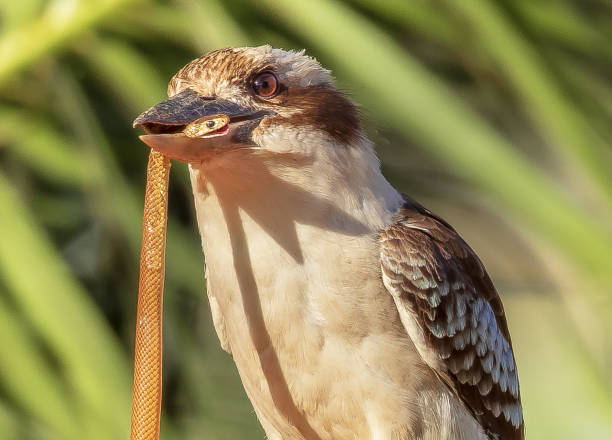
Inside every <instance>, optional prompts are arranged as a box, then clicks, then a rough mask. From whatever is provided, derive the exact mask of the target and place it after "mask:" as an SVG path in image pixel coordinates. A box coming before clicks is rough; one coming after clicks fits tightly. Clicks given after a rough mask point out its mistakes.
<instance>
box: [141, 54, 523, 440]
mask: <svg viewBox="0 0 612 440" xmlns="http://www.w3.org/2000/svg"><path fill="white" fill-rule="evenodd" d="M168 95H169V98H168V99H167V100H166V101H164V102H162V103H160V104H159V105H157V106H155V107H153V108H152V109H150V110H148V111H147V112H145V113H143V114H142V115H141V116H139V117H138V118H137V119H136V121H135V122H134V125H135V126H140V127H142V128H143V129H144V130H145V132H146V134H145V135H143V136H142V137H141V139H142V140H143V141H144V142H145V143H147V144H148V145H149V146H151V147H152V148H154V149H156V150H159V151H160V152H162V153H163V154H165V155H167V156H169V157H171V158H174V159H177V160H181V161H185V162H188V163H189V169H190V174H191V180H192V184H193V193H194V200H195V207H196V215H197V222H198V227H199V230H200V235H201V238H202V248H203V251H204V256H205V261H206V279H207V286H206V287H207V289H206V291H207V295H208V299H209V301H210V306H211V311H212V316H213V321H214V325H215V328H216V330H217V334H218V336H219V339H220V342H221V345H222V346H223V348H224V349H225V350H226V351H228V352H229V353H231V355H232V357H233V359H234V361H235V363H236V366H237V369H238V372H239V373H240V377H241V379H242V382H243V384H244V387H245V390H246V393H247V395H248V396H249V398H250V400H251V402H252V404H253V407H254V409H255V411H256V413H257V416H258V418H259V420H260V422H261V424H262V426H263V428H264V430H265V431H266V434H267V436H268V438H270V439H308V440H310V439H315V440H328V439H329V440H331V439H335V440H342V439H398V440H402V439H431V440H434V439H436V440H446V439H466V440H467V439H511V440H517V439H523V416H522V409H521V401H520V393H519V382H518V374H517V368H516V363H515V359H514V354H513V350H512V343H511V340H510V334H509V332H508V327H507V324H506V318H505V316H504V310H503V306H502V303H501V300H500V298H499V296H498V294H497V292H496V290H495V288H494V286H493V284H492V282H491V280H490V278H489V277H488V275H487V273H486V271H485V269H484V266H483V264H482V262H481V261H480V260H479V259H478V257H477V256H476V255H475V253H474V252H473V251H472V249H470V247H469V246H468V245H467V244H466V243H465V242H464V241H463V240H462V239H461V237H460V236H459V235H458V234H457V232H456V231H455V230H454V229H453V228H452V227H451V226H450V225H449V224H448V223H446V222H445V221H444V220H442V219H441V218H440V217H438V216H436V215H434V214H432V213H431V212H430V211H428V210H427V209H425V208H423V207H422V206H420V205H419V204H417V203H416V202H414V201H413V200H411V199H409V198H407V197H405V196H402V195H401V194H400V193H398V191H396V190H395V189H394V188H393V187H392V186H391V185H390V184H389V183H388V182H387V180H386V179H385V178H384V177H383V175H382V174H381V172H380V166H379V162H378V159H377V157H376V155H375V153H374V149H373V147H372V145H371V143H370V141H369V140H368V139H367V138H366V136H365V135H364V134H363V132H362V129H361V126H360V122H359V115H358V111H357V108H356V106H355V105H354V104H353V103H352V101H351V100H350V99H349V98H348V97H347V96H346V95H345V94H343V93H342V92H340V91H339V90H337V89H336V88H335V86H334V84H333V79H332V77H331V74H330V72H329V71H328V70H326V69H324V68H322V67H321V65H320V64H319V63H318V62H317V61H316V60H314V59H313V58H310V57H308V56H306V55H305V54H304V53H303V52H291V51H284V50H280V49H273V48H271V47H269V46H262V47H255V48H233V49H222V50H218V51H214V52H211V53H209V54H206V55H204V56H203V57H201V58H198V59H196V60H194V61H192V62H190V63H189V64H187V65H186V66H185V67H183V68H182V69H181V70H180V71H179V72H178V73H177V74H176V75H175V76H174V77H173V78H172V80H171V81H170V85H169V87H168Z"/></svg>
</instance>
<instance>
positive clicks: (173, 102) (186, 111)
mask: <svg viewBox="0 0 612 440" xmlns="http://www.w3.org/2000/svg"><path fill="white" fill-rule="evenodd" d="M269 114H270V113H269V112H265V111H261V110H256V109H253V108H248V107H243V106H240V105H238V104H236V103H234V102H231V101H227V100H223V99H216V98H210V97H206V96H202V95H200V94H199V93H197V92H195V91H193V90H191V89H187V90H184V91H182V92H181V93H178V94H176V95H174V96H173V97H171V98H168V99H166V100H165V101H163V102H161V103H159V104H157V105H156V106H155V107H152V108H150V109H149V110H147V111H146V112H144V113H143V114H141V115H140V116H138V117H137V118H136V120H135V121H134V124H133V125H134V128H136V127H142V128H143V129H144V131H145V132H146V133H147V134H145V135H142V136H140V140H142V141H143V142H144V143H145V144H147V145H148V146H149V147H151V148H153V149H155V150H157V151H159V152H160V153H162V154H164V155H166V156H168V157H170V158H171V159H177V160H181V161H184V162H197V161H199V160H201V159H202V158H204V157H205V156H206V155H207V154H210V152H211V150H213V149H217V148H227V147H232V146H252V145H254V144H253V141H252V140H251V134H252V131H253V130H254V129H255V127H257V125H259V123H260V122H261V119H263V118H264V117H266V116H267V115H269ZM215 116H218V117H217V118H215ZM215 119H216V120H220V121H225V123H223V124H220V125H221V126H220V128H219V129H214V130H213V131H210V132H208V133H207V134H204V135H201V136H197V135H195V136H194V135H193V130H191V131H190V130H189V129H190V127H192V126H193V125H194V124H195V123H198V121H203V122H202V123H206V122H208V121H209V120H211V121H213V120H215ZM228 119H229V120H228Z"/></svg>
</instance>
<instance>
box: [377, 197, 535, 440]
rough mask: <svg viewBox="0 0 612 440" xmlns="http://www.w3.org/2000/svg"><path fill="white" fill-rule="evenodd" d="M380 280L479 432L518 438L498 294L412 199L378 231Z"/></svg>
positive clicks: (513, 375)
mask: <svg viewBox="0 0 612 440" xmlns="http://www.w3.org/2000/svg"><path fill="white" fill-rule="evenodd" d="M380 244H381V249H380V257H381V258H380V261H381V271H382V279H383V283H384V284H385V286H386V287H387V289H388V290H389V292H390V293H391V294H392V295H393V298H394V299H395V303H396V305H397V308H398V310H399V313H400V316H401V317H402V322H403V323H404V326H405V327H406V330H407V331H408V334H409V335H410V337H411V339H412V340H413V341H414V342H415V345H416V347H417V349H418V350H419V353H420V354H421V356H422V357H423V359H424V360H425V362H427V364H428V365H429V366H430V367H431V368H433V369H434V370H435V371H436V372H437V373H438V374H439V375H440V378H441V379H442V380H444V381H445V382H446V383H447V384H448V385H449V387H450V388H451V389H452V390H453V391H454V392H455V393H457V395H458V396H459V397H460V398H461V400H462V401H463V402H465V404H466V406H467V407H468V408H469V409H470V411H472V412H473V414H474V416H475V417H476V418H477V419H478V420H479V421H480V423H482V425H483V426H484V427H485V428H486V430H487V432H488V433H489V434H491V435H492V436H493V438H496V437H495V436H496V435H497V436H498V437H499V438H503V439H522V438H523V415H522V408H521V400H520V395H519V383H518V375H517V370H516V364H515V362H514V355H513V352H512V344H511V341H510V333H509V332H508V327H507V325H506V318H505V316H504V308H503V306H502V303H501V299H500V298H499V295H498V294H497V291H496V290H495V287H494V286H493V283H492V282H491V280H490V278H489V276H488V275H487V273H486V271H485V269H484V266H483V265H482V263H481V262H480V260H479V259H478V257H477V256H476V254H474V252H473V251H472V249H471V248H470V247H469V246H468V245H467V244H466V243H465V242H464V241H463V240H462V239H461V237H460V236H459V235H458V234H457V233H456V232H455V230H454V229H453V228H452V227H451V226H450V225H449V224H448V223H446V222H445V221H444V220H442V219H441V218H439V217H437V216H435V215H434V214H432V213H431V212H430V211H428V210H427V209H425V208H423V207H422V206H420V205H419V204H417V203H416V202H414V201H412V200H407V202H406V204H405V205H404V206H403V207H402V209H401V210H400V211H399V212H398V213H397V214H396V217H395V222H394V223H393V224H392V225H391V226H389V227H388V228H385V229H384V230H383V231H381V233H380Z"/></svg>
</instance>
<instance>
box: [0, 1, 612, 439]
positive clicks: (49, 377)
mask: <svg viewBox="0 0 612 440" xmlns="http://www.w3.org/2000/svg"><path fill="white" fill-rule="evenodd" d="M610 41H612V4H611V3H610V2H609V1H608V0H573V1H572V0H541V1H538V2H534V1H531V0H504V1H501V0H499V1H494V0H460V1H457V0H410V1H405V0H345V1H334V0H308V1H303V0H284V1H274V0H260V1H257V2H255V1H247V0H225V1H221V0H199V1H195V0H174V1H144V0H141V1H132V0H81V1H78V0H20V1H8V0H3V1H2V2H1V3H0V231H1V232H0V335H2V339H1V341H0V437H1V438H3V439H7V440H10V439H67V440H70V439H75V440H76V439H83V438H87V439H109V438H127V435H128V425H129V410H130V397H131V389H130V387H131V364H132V361H131V352H132V347H133V341H132V340H133V327H134V315H135V300H136V291H137V278H138V273H137V270H138V252H139V242H140V222H141V212H142V211H141V210H142V193H143V188H144V172H145V163H146V156H147V151H146V148H145V147H144V145H142V144H140V143H139V142H138V140H137V137H136V136H137V133H135V132H134V131H133V130H132V128H131V121H132V120H133V119H134V117H135V116H136V115H137V114H138V113H140V112H141V111H143V110H145V109H147V108H148V107H150V106H151V105H153V104H155V103H156V102H158V101H159V100H161V99H163V97H164V94H165V88H166V83H167V81H168V80H169V78H170V77H171V76H172V75H173V74H174V72H175V71H176V70H178V68H180V67H181V66H182V65H184V64H185V63H186V62H187V61H189V60H190V59H192V58H194V57H196V56H198V55H200V54H202V53H203V52H206V51H208V50H211V49H215V48H219V47H224V46H231V45H258V44H272V45H273V46H279V47H284V48H291V49H301V48H306V49H307V51H308V53H309V54H310V55H313V56H316V57H317V58H318V59H319V60H320V61H321V62H322V63H323V64H324V65H325V66H326V67H328V68H330V69H332V70H333V71H334V73H335V74H336V77H337V79H338V84H339V86H340V87H342V88H343V89H346V90H348V91H349V92H351V93H352V94H353V95H354V96H355V98H356V100H357V101H359V102H360V103H362V104H363V115H364V119H365V121H366V126H367V128H368V132H369V134H370V136H371V137H372V138H373V139H374V140H375V142H376V143H377V146H378V151H379V155H380V157H381V159H382V163H383V168H384V170H385V173H386V175H387V176H388V177H389V178H390V179H391V181H392V182H393V183H394V184H395V185H396V186H397V187H399V188H400V189H401V190H403V191H404V192H406V193H408V194H411V195H412V196H414V197H415V198H417V199H418V200H420V201H421V202H423V203H424V204H426V205H427V206H429V207H431V208H432V209H433V210H434V211H436V212H438V213H439V214H441V215H442V216H443V217H445V218H447V219H448V220H449V221H450V222H451V223H453V224H454V225H456V227H457V229H458V230H459V231H460V232H461V233H462V234H463V235H464V236H465V237H466V239H467V241H468V242H470V244H472V246H473V247H474V248H475V249H476V251H477V252H478V253H479V254H480V255H481V257H482V259H483V260H484V261H485V264H486V265H487V267H488V269H489V271H490V273H491V275H492V277H493V279H494V280H495V282H496V284H497V286H498V289H499V290H500V292H501V295H502V297H503V299H504V303H505V304H506V309H507V314H508V320H509V324H510V327H511V332H512V334H513V338H514V346H515V351H516V357H517V362H518V366H519V371H520V378H521V388H522V394H523V403H524V411H525V419H526V429H527V435H528V438H534V439H556V440H559V439H575V438H584V439H610V438H612V369H610V365H611V363H612V341H611V339H612V296H611V293H612V147H611V145H612V81H611V80H612V45H611V44H610V43H609V42H610ZM171 180H172V181H171V194H170V199H171V201H170V219H169V233H168V251H167V260H168V263H167V276H166V277H167V283H166V299H165V366H164V368H165V369H164V376H165V391H164V420H163V438H165V439H172V438H176V439H178V438H181V439H196V438H198V439H199V438H212V439H235V438H252V439H261V438H263V437H264V436H263V433H262V431H261V429H260V428H259V426H258V424H257V421H256V418H255V416H254V413H253V410H252V408H251V406H250V404H249V403H248V401H247V400H246V397H245V394H244V392H243V391H242V387H241V385H240V381H239V378H238V375H237V373H236V370H235V368H234V366H233V363H232V361H231V359H230V358H229V356H227V355H226V354H225V353H224V352H222V351H221V349H220V348H219V346H218V343H217V340H216V336H215V335H214V330H213V329H212V325H211V322H210V315H209V311H208V305H207V303H206V299H205V296H204V295H203V290H204V287H203V258H202V255H201V251H200V244H199V237H198V235H197V232H196V228H195V226H194V216H193V212H192V206H191V205H192V201H191V190H190V187H189V184H188V180H187V173H186V169H185V167H184V166H183V165H182V164H175V165H174V167H173V172H172V179H171Z"/></svg>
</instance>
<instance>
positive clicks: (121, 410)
mask: <svg viewBox="0 0 612 440" xmlns="http://www.w3.org/2000/svg"><path fill="white" fill-rule="evenodd" d="M0 230H2V231H10V234H4V235H3V238H2V240H0V274H2V278H3V279H4V280H5V282H6V285H7V287H8V288H9V293H11V294H12V297H13V299H14V300H15V301H16V302H17V303H18V304H19V306H20V308H21V309H22V310H23V312H24V314H26V315H27V316H28V318H29V319H30V320H31V321H32V323H33V324H34V325H35V326H36V328H37V330H38V331H39V332H40V334H41V336H42V337H43V338H44V339H45V340H46V341H47V343H48V344H49V346H50V347H52V348H53V350H54V351H55V352H56V353H57V356H58V358H59V359H60V360H61V362H62V365H63V367H64V368H65V370H66V374H67V378H68V380H69V382H70V383H71V384H72V386H73V387H74V388H73V389H74V392H75V394H76V395H77V396H79V398H80V399H82V404H83V405H86V407H87V408H88V409H90V410H91V411H92V412H93V414H94V415H95V417H96V418H95V419H94V421H95V422H96V423H97V429H98V433H99V435H97V436H96V437H98V438H104V436H106V438H118V437H120V436H121V435H123V434H124V433H125V432H127V423H128V421H127V418H125V415H126V414H128V413H129V406H128V402H129V379H128V377H129V375H128V373H127V365H126V362H125V358H124V356H123V355H122V353H121V351H120V350H119V347H118V345H117V341H116V340H115V338H114V337H113V336H112V333H111V332H110V331H109V329H108V327H107V326H106V324H105V323H104V321H103V319H102V318H101V317H100V315H99V314H98V312H97V311H96V309H95V308H94V307H93V304H92V303H91V302H90V300H89V298H88V297H87V294H86V292H84V291H83V290H82V288H81V286H79V285H78V283H76V282H75V280H74V279H73V278H72V277H71V276H70V274H69V273H68V270H67V268H66V267H65V266H64V264H63V263H62V259H61V257H60V256H59V255H57V252H56V251H55V250H54V249H53V248H52V246H51V245H50V244H49V243H48V241H47V239H46V238H45V237H44V235H43V234H42V233H41V231H39V230H38V227H37V226H36V222H35V220H34V218H32V216H31V214H30V213H29V212H28V211H27V210H26V209H25V207H24V206H23V204H22V203H21V202H20V201H19V199H18V196H17V194H16V193H15V191H14V190H13V189H12V188H11V186H10V184H9V183H8V182H7V181H6V179H5V178H4V176H1V175H0Z"/></svg>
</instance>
